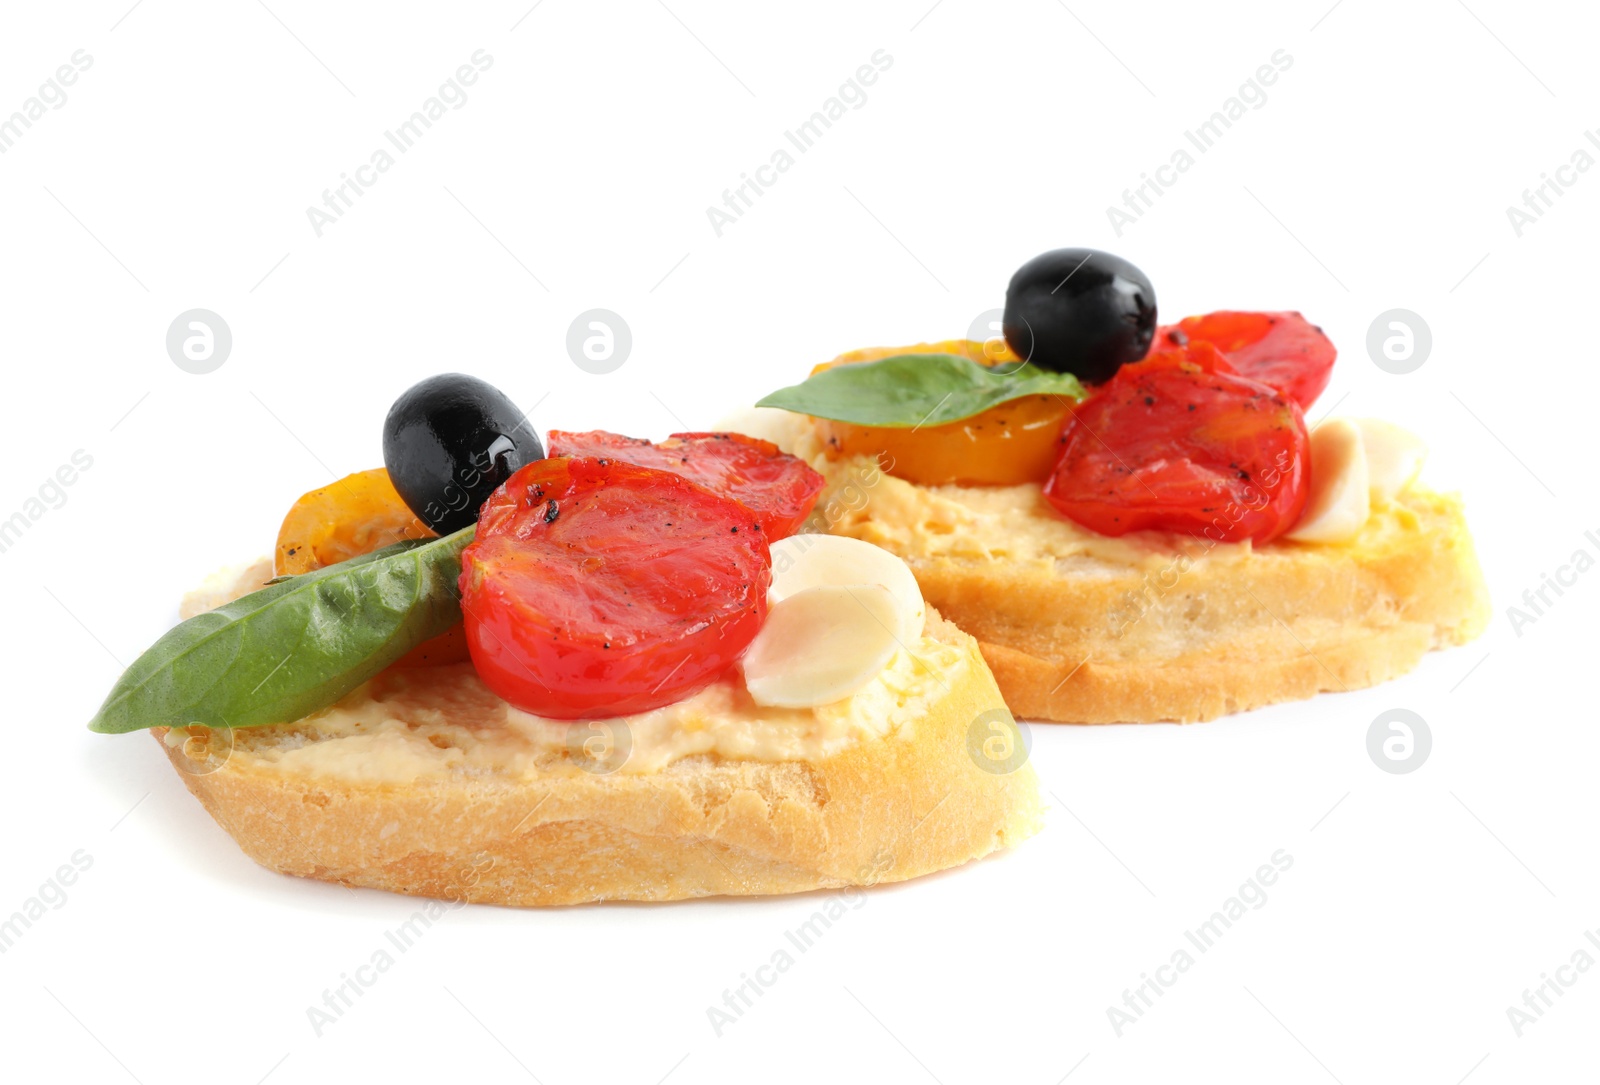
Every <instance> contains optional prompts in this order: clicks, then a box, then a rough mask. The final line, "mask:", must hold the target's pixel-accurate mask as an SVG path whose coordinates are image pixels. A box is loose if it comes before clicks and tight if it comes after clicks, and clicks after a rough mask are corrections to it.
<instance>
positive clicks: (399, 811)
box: [155, 569, 1042, 905]
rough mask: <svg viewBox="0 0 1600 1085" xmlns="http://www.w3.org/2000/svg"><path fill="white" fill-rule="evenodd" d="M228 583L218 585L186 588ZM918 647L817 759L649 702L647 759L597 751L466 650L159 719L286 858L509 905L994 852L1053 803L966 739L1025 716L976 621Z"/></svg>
mask: <svg viewBox="0 0 1600 1085" xmlns="http://www.w3.org/2000/svg"><path fill="white" fill-rule="evenodd" d="M260 572H261V570H260V569H256V570H254V572H253V573H247V574H245V577H244V578H245V579H246V580H248V579H249V578H250V576H252V575H259V574H260ZM232 594H235V593H233V592H230V591H227V590H225V589H224V588H223V587H220V586H218V585H216V584H211V585H208V587H207V588H206V589H203V590H202V592H200V593H196V594H195V595H194V596H191V598H190V600H189V601H188V603H187V605H186V607H185V610H186V611H195V610H198V609H204V608H205V607H207V606H214V605H217V604H219V603H220V602H222V601H225V599H226V598H227V597H229V596H230V595H232ZM918 647H919V646H912V648H910V649H908V650H907V652H905V653H903V655H907V656H915V658H911V659H905V658H901V657H897V659H896V661H895V662H894V663H892V664H891V670H893V669H894V668H896V667H898V668H899V669H900V671H901V672H902V673H905V674H918V673H919V669H925V670H926V671H927V673H926V674H921V675H920V677H919V678H918V679H917V681H915V682H912V681H911V680H909V679H908V680H907V681H906V682H904V683H902V684H901V685H900V686H891V687H890V689H889V692H888V693H885V691H884V690H881V689H880V690H878V691H877V694H876V695H875V696H874V697H873V698H872V699H871V700H870V701H863V702H862V703H861V704H860V705H856V704H855V703H854V699H852V702H842V703H841V706H842V707H841V708H840V712H843V713H845V714H848V712H850V711H855V710H856V709H859V710H860V711H861V712H866V711H869V710H870V711H874V712H877V710H879V709H882V708H883V707H884V706H885V705H887V706H888V708H887V710H886V711H883V712H878V715H879V716H880V717H887V718H877V719H874V720H872V721H869V723H870V724H871V725H870V726H866V727H856V728H854V729H853V730H849V731H847V732H841V733H838V734H835V735H834V736H833V737H832V739H830V741H829V742H828V743H827V747H826V752H824V753H822V754H820V755H819V756H816V757H814V758H810V759H794V758H792V757H790V758H787V759H779V758H776V757H774V758H770V759H756V758H753V757H739V756H729V755H727V754H726V753H725V752H718V750H719V749H720V748H721V747H720V746H718V744H717V743H715V742H709V740H708V743H707V748H709V749H710V751H711V752H704V753H694V754H691V755H688V756H681V757H675V758H672V759H670V760H667V761H666V762H665V763H662V764H659V765H658V764H656V761H660V760H662V758H661V757H660V756H655V757H652V755H651V751H650V750H649V749H642V748H641V745H642V744H643V743H644V741H645V739H646V737H647V727H646V725H645V723H644V722H638V721H636V723H635V725H634V727H633V729H632V733H633V739H632V741H633V743H634V750H633V753H634V754H635V755H637V757H636V759H635V760H634V761H630V762H629V763H628V764H625V765H623V766H621V767H620V768H618V769H617V770H616V771H610V772H597V771H594V768H595V766H594V764H593V763H586V762H585V760H584V758H585V756H586V748H585V747H583V746H582V745H581V744H580V745H574V744H571V743H566V744H564V743H563V742H562V741H561V740H560V739H559V738H557V739H555V740H553V741H552V740H550V735H551V734H552V733H564V732H555V729H556V728H558V727H559V728H566V727H569V726H582V725H566V724H560V725H557V724H553V723H551V722H549V721H537V720H534V719H533V718H532V717H523V716H521V715H520V714H518V713H515V712H514V710H507V709H506V708H505V706H504V704H503V702H499V701H498V699H497V698H494V697H493V694H490V693H488V691H487V690H486V689H485V688H484V687H482V685H481V683H479V682H477V680H476V677H475V675H473V674H472V672H471V667H470V665H469V664H461V665H456V666H454V667H440V668H418V669H416V670H414V671H411V672H408V673H407V674H405V675H403V676H395V677H392V679H391V680H392V681H393V682H395V683H398V684H399V686H400V687H401V688H403V689H405V690H407V691H409V694H410V695H409V696H406V697H395V696H389V695H385V694H383V693H381V692H379V693H374V692H373V689H372V688H371V687H373V686H374V685H375V684H378V683H381V682H382V681H383V678H384V676H380V677H379V679H374V681H373V683H368V685H367V686H365V687H362V689H360V690H357V691H356V692H354V693H352V694H351V695H350V696H349V697H347V698H346V699H345V701H342V702H340V705H338V706H335V708H334V709H330V710H328V711H327V712H325V713H318V714H316V715H313V716H311V717H308V718H307V719H305V720H301V721H299V722H298V723H294V724H286V725H282V726H278V727H262V728H249V729H241V730H238V731H233V732H227V731H209V730H207V729H205V728H192V729H190V730H189V731H184V730H181V729H174V730H171V731H168V730H167V729H164V728H163V729H158V730H157V731H156V732H155V733H156V734H157V737H158V738H159V739H161V741H162V746H163V749H165V750H166V752H167V754H168V756H169V758H170V759H171V760H172V763H173V765H174V766H175V767H176V768H177V769H178V770H179V772H180V774H181V775H182V777H183V779H184V782H185V784H186V785H187V786H188V788H189V790H190V791H191V792H193V793H194V795H195V797H196V798H198V799H199V800H200V802H201V803H202V804H203V805H204V806H205V808H206V809H207V810H208V811H210V813H211V815H212V816H213V817H214V818H215V819H216V820H217V823H218V824H219V825H221V826H222V827H223V828H224V829H225V830H226V831H227V832H228V833H229V834H230V835H231V836H232V837H233V838H234V839H235V840H236V841H237V842H238V844H239V846H240V847H241V848H242V849H243V850H244V851H245V853H246V854H247V855H249V856H250V857H251V858H252V859H254V860H256V861H257V862H258V863H260V864H262V865H263V866H265V867H268V868H269V869H272V870H276V871H279V872H281V873H285V874H294V875H299V876H303V877H311V878H320V879H322V880H325V881H332V882H339V883H342V884H344V885H350V886H365V887H369V888H376V889H387V890H391V891H393V892H398V893H410V894H416V895H420V896H429V897H436V898H441V899H446V900H452V901H455V900H465V901H472V902H482V903H491V904H508V905H547V904H579V903H584V902H589V901H602V900H677V899H681V898H687V897H703V896H709V895H718V894H726V895H743V894H770V893H794V892H801V891H805V890H812V889H824V888H840V887H847V886H858V885H870V884H874V883H876V882H880V881H901V880H904V879H907V878H914V877H917V876H918V875H921V874H926V873H929V872H931V871H936V870H941V869H944V868H947V867H951V866H956V865H958V864H961V863H965V862H967V861H969V860H972V859H977V858H981V857H982V856H985V855H988V854H989V853H991V852H993V851H996V850H998V849H1001V848H1006V847H1009V846H1011V845H1013V844H1015V843H1017V842H1018V841H1020V840H1022V839H1023V838H1025V837H1027V836H1029V835H1031V834H1032V833H1033V832H1034V831H1036V829H1037V828H1038V826H1039V824H1040V816H1041V810H1042V807H1041V803H1040V799H1039V793H1038V782H1037V779H1036V777H1035V775H1034V772H1033V769H1032V767H1031V766H1030V765H1027V764H1026V763H1023V764H1021V765H1020V766H1019V767H1017V768H1015V769H1014V770H1013V771H1010V772H995V771H989V770H986V769H985V768H984V767H980V763H981V762H983V757H982V756H981V755H980V754H975V753H972V752H970V747H969V742H970V741H971V740H970V736H971V735H972V734H974V733H980V734H981V736H982V737H989V736H990V735H992V734H994V733H995V729H994V727H993V726H991V724H992V723H993V722H994V721H997V720H998V721H1001V722H1002V723H1004V724H1005V725H1008V726H1009V724H1010V716H1009V714H1007V713H1006V711H1005V708H1004V704H1003V702H1002V700H1001V697H1000V692H999V690H998V689H997V688H996V686H995V682H994V678H993V677H992V676H991V675H990V673H989V670H988V668H987V667H986V666H985V665H984V662H983V659H982V657H981V656H980V654H979V652H978V647H977V643H976V642H975V641H974V640H973V639H972V638H971V637H969V636H967V635H966V634H964V633H962V632H961V631H960V630H959V629H957V628H956V627H955V626H954V625H952V624H950V623H949V622H946V621H944V620H942V619H941V618H939V617H938V616H937V615H935V614H932V613H931V612H930V614H929V619H928V630H927V636H926V637H925V638H924V641H923V642H922V644H921V648H923V649H925V650H923V651H920V652H918V651H916V649H917V648H918ZM886 682H887V680H886ZM912 685H915V686H916V690H915V691H913V690H910V689H909V687H910V686H912ZM489 701H493V702H494V703H495V705H496V706H498V707H493V706H490V707H492V710H491V711H487V712H486V711H485V708H486V706H488V702H489ZM743 708H744V709H746V710H749V711H754V712H759V711H761V710H759V709H753V708H751V706H749V705H744V706H743ZM840 712H836V713H835V714H834V715H835V717H839V716H840ZM975 721H976V727H977V728H978V731H977V732H975V730H974V728H975ZM656 722H657V724H659V722H660V721H656ZM705 723H706V721H705V720H703V719H701V720H691V721H690V722H689V723H687V724H684V725H683V726H687V727H689V728H691V729H695V728H703V727H704V725H705ZM732 731H733V732H734V733H732V734H731V735H730V736H729V737H728V742H731V743H734V744H737V743H738V742H739V741H744V740H745V739H744V738H741V734H740V733H738V732H740V729H739V728H734V729H732ZM1013 733H1014V732H1013ZM680 737H681V736H680ZM724 745H725V744H724ZM641 764H642V765H643V767H644V769H645V771H635V770H636V769H638V768H639V767H640V765H641ZM1008 764H1009V763H1008ZM607 767H609V766H607ZM993 767H994V766H993V765H992V764H991V765H990V768H993Z"/></svg>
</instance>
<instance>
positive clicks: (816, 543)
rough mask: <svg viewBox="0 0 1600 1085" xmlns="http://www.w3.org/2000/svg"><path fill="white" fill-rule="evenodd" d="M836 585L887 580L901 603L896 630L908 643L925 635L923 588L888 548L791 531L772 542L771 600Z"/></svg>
mask: <svg viewBox="0 0 1600 1085" xmlns="http://www.w3.org/2000/svg"><path fill="white" fill-rule="evenodd" d="M836 584H882V585H883V586H884V587H885V588H887V589H889V593H890V594H891V595H893V596H894V597H895V599H896V601H898V602H899V604H900V612H901V622H900V624H899V625H897V626H895V627H894V629H895V635H896V636H898V637H899V638H900V640H901V642H903V643H904V644H906V645H910V644H911V643H912V642H913V641H915V640H918V639H920V638H921V637H922V630H923V626H924V625H925V624H926V622H927V609H926V607H925V606H924V605H923V602H922V589H921V588H919V587H917V578H916V577H914V576H912V575H911V568H910V566H908V565H906V563H905V562H904V561H902V560H900V559H899V558H898V557H896V556H895V555H893V554H891V553H889V551H887V550H884V549H883V548H882V547H878V546H873V545H872V544H871V543H869V542H862V541H861V540H860V539H851V538H848V537H846V536H843V535H791V536H789V537H788V538H787V539H780V540H779V541H777V542H775V543H773V544H772V589H771V591H769V592H768V594H767V598H768V599H769V600H771V601H773V602H776V601H778V600H779V599H785V598H787V597H789V596H791V595H795V594H797V593H799V592H802V591H805V590H807V589H809V588H820V587H824V586H827V585H836Z"/></svg>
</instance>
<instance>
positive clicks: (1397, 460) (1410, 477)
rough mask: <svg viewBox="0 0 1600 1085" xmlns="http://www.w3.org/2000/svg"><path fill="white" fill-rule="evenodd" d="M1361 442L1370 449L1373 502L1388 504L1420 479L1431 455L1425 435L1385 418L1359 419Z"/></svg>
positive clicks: (1369, 463) (1368, 466) (1370, 479)
mask: <svg viewBox="0 0 1600 1085" xmlns="http://www.w3.org/2000/svg"><path fill="white" fill-rule="evenodd" d="M1356 425H1358V426H1360V427H1361V443H1362V444H1363V445H1364V446H1365V447H1366V450H1367V478H1368V480H1369V481H1370V482H1371V485H1372V503H1373V504H1374V505H1387V504H1388V503H1389V502H1391V501H1393V500H1394V499H1395V498H1396V497H1398V496H1400V494H1402V493H1404V492H1405V489H1406V487H1408V486H1410V485H1411V484H1412V483H1413V482H1415V481H1416V480H1417V476H1418V475H1420V474H1421V473H1422V465H1423V463H1424V462H1425V461H1426V460H1427V458H1428V446H1427V444H1425V443H1424V442H1423V440H1422V438H1421V437H1418V436H1417V435H1416V434H1415V433H1412V432H1411V431H1410V430H1408V429H1406V428H1405V427H1403V426H1397V425H1395V424H1394V423H1393V422H1385V421H1384V420H1383V419H1381V418H1362V419H1358V420H1357V422H1356Z"/></svg>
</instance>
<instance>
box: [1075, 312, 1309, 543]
mask: <svg viewBox="0 0 1600 1085" xmlns="http://www.w3.org/2000/svg"><path fill="white" fill-rule="evenodd" d="M1309 464H1310V448H1309V439H1308V437H1307V435H1306V424H1305V419H1304V418H1303V417H1302V416H1301V414H1300V407H1299V405H1298V404H1297V403H1295V401H1294V400H1292V399H1289V398H1288V397H1286V396H1284V395H1282V394H1280V393H1278V392H1276V391H1274V390H1273V389H1272V388H1269V387H1268V386H1266V385H1265V384H1262V383H1260V382H1259V381H1253V380H1249V379H1247V378H1245V377H1241V376H1239V375H1238V374H1236V373H1234V372H1233V371H1232V369H1231V368H1230V367H1229V365H1228V363H1227V361H1226V360H1225V359H1224V358H1223V357H1222V356H1221V355H1220V354H1219V353H1218V352H1217V350H1216V348H1215V347H1212V346H1211V345H1210V344H1208V343H1198V344H1191V345H1190V346H1188V347H1187V348H1184V349H1182V350H1171V351H1163V352H1161V353H1159V354H1152V355H1151V356H1150V357H1148V358H1146V359H1145V360H1144V361H1142V362H1135V363H1134V364H1132V365H1125V366H1123V367H1122V368H1121V369H1120V370H1118V371H1117V375H1116V376H1114V377H1112V378H1111V379H1110V380H1109V381H1107V382H1106V383H1105V384H1104V385H1102V386H1101V387H1100V389H1099V391H1097V392H1096V393H1095V394H1094V395H1093V396H1092V397H1091V398H1089V399H1088V400H1087V401H1085V402H1084V403H1082V404H1081V405H1079V406H1078V407H1077V409H1076V410H1075V411H1074V412H1073V418H1072V420H1071V421H1070V422H1068V423H1067V426H1066V428H1065V429H1064V430H1063V431H1062V434H1061V456H1060V458H1059V459H1058V460H1057V461H1056V467H1055V472H1054V473H1053V474H1052V475H1051V477H1050V480H1049V481H1048V482H1046V483H1045V488H1044V492H1045V497H1046V498H1048V499H1049V501H1050V503H1051V504H1052V505H1054V506H1055V507H1056V509H1057V510H1058V511H1059V512H1061V513H1062V515H1064V516H1066V517H1068V518H1069V519H1071V520H1075V521H1076V522H1078V523H1080V524H1082V525H1083V526H1084V527H1087V528H1089V529H1091V530H1093V531H1098V532H1099V533H1100V534H1102V535H1122V534H1125V533H1127V532H1129V531H1140V530H1143V529H1153V530H1158V531H1175V532H1183V533H1185V534H1190V535H1195V536H1202V537H1204V538H1207V539H1211V540H1213V541H1216V542H1237V541H1239V540H1242V539H1254V540H1255V541H1256V542H1257V543H1264V542H1267V541H1268V540H1270V539H1273V538H1276V537H1277V536H1278V535H1281V534H1282V533H1283V532H1285V531H1287V530H1288V529H1289V528H1290V527H1292V526H1294V523H1295V521H1296V520H1297V519H1299V517H1300V511H1301V509H1303V508H1304V507H1305V503H1306V494H1307V490H1308V481H1309V478H1310V474H1309Z"/></svg>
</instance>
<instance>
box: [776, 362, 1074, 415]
mask: <svg viewBox="0 0 1600 1085" xmlns="http://www.w3.org/2000/svg"><path fill="white" fill-rule="evenodd" d="M1084 394H1085V393H1084V390H1083V385H1082V384H1080V383H1078V378H1077V377H1074V376H1073V375H1072V374H1071V373H1052V372H1050V371H1049V370H1047V369H1040V368H1039V367H1038V366H1035V365H1030V364H1028V363H1026V362H1023V363H1021V364H1018V365H1014V366H995V367H993V368H991V367H989V366H985V365H979V364H978V363H977V362H974V361H973V360H972V359H970V358H963V357H961V356H960V355H958V354H896V355H895V356H894V357H892V358H880V359H878V360H877V361H874V362H855V363H852V364H850V365H836V366H834V367H833V368H831V369H824V370H823V371H822V372H821V373H815V374H812V375H811V376H810V377H809V378H807V379H806V380H805V381H804V382H802V383H800V384H795V385H791V386H790V387H788V388H780V389H778V390H777V391H776V392H773V393H772V394H771V395H770V396H767V397H766V398H765V399H763V400H761V402H759V403H757V404H756V406H757V407H782V408H783V409H784V410H788V411H795V412H797V413H799V414H809V415H812V416H814V417H816V418H829V419H832V420H833V421H835V422H854V423H856V424H857V425H862V426H885V427H888V428H891V429H907V428H911V429H915V428H920V427H922V426H940V425H943V424H944V423H946V422H959V421H960V420H961V419H963V418H971V417H972V416H973V415H975V414H980V413H982V412H983V411H986V410H988V409H989V408H990V407H997V406H999V405H1000V404H1002V403H1006V402H1008V401H1010V400H1013V399H1021V398H1022V397H1023V396H1033V395H1056V396H1066V397H1069V398H1071V399H1075V400H1081V399H1082V398H1083V397H1084Z"/></svg>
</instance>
